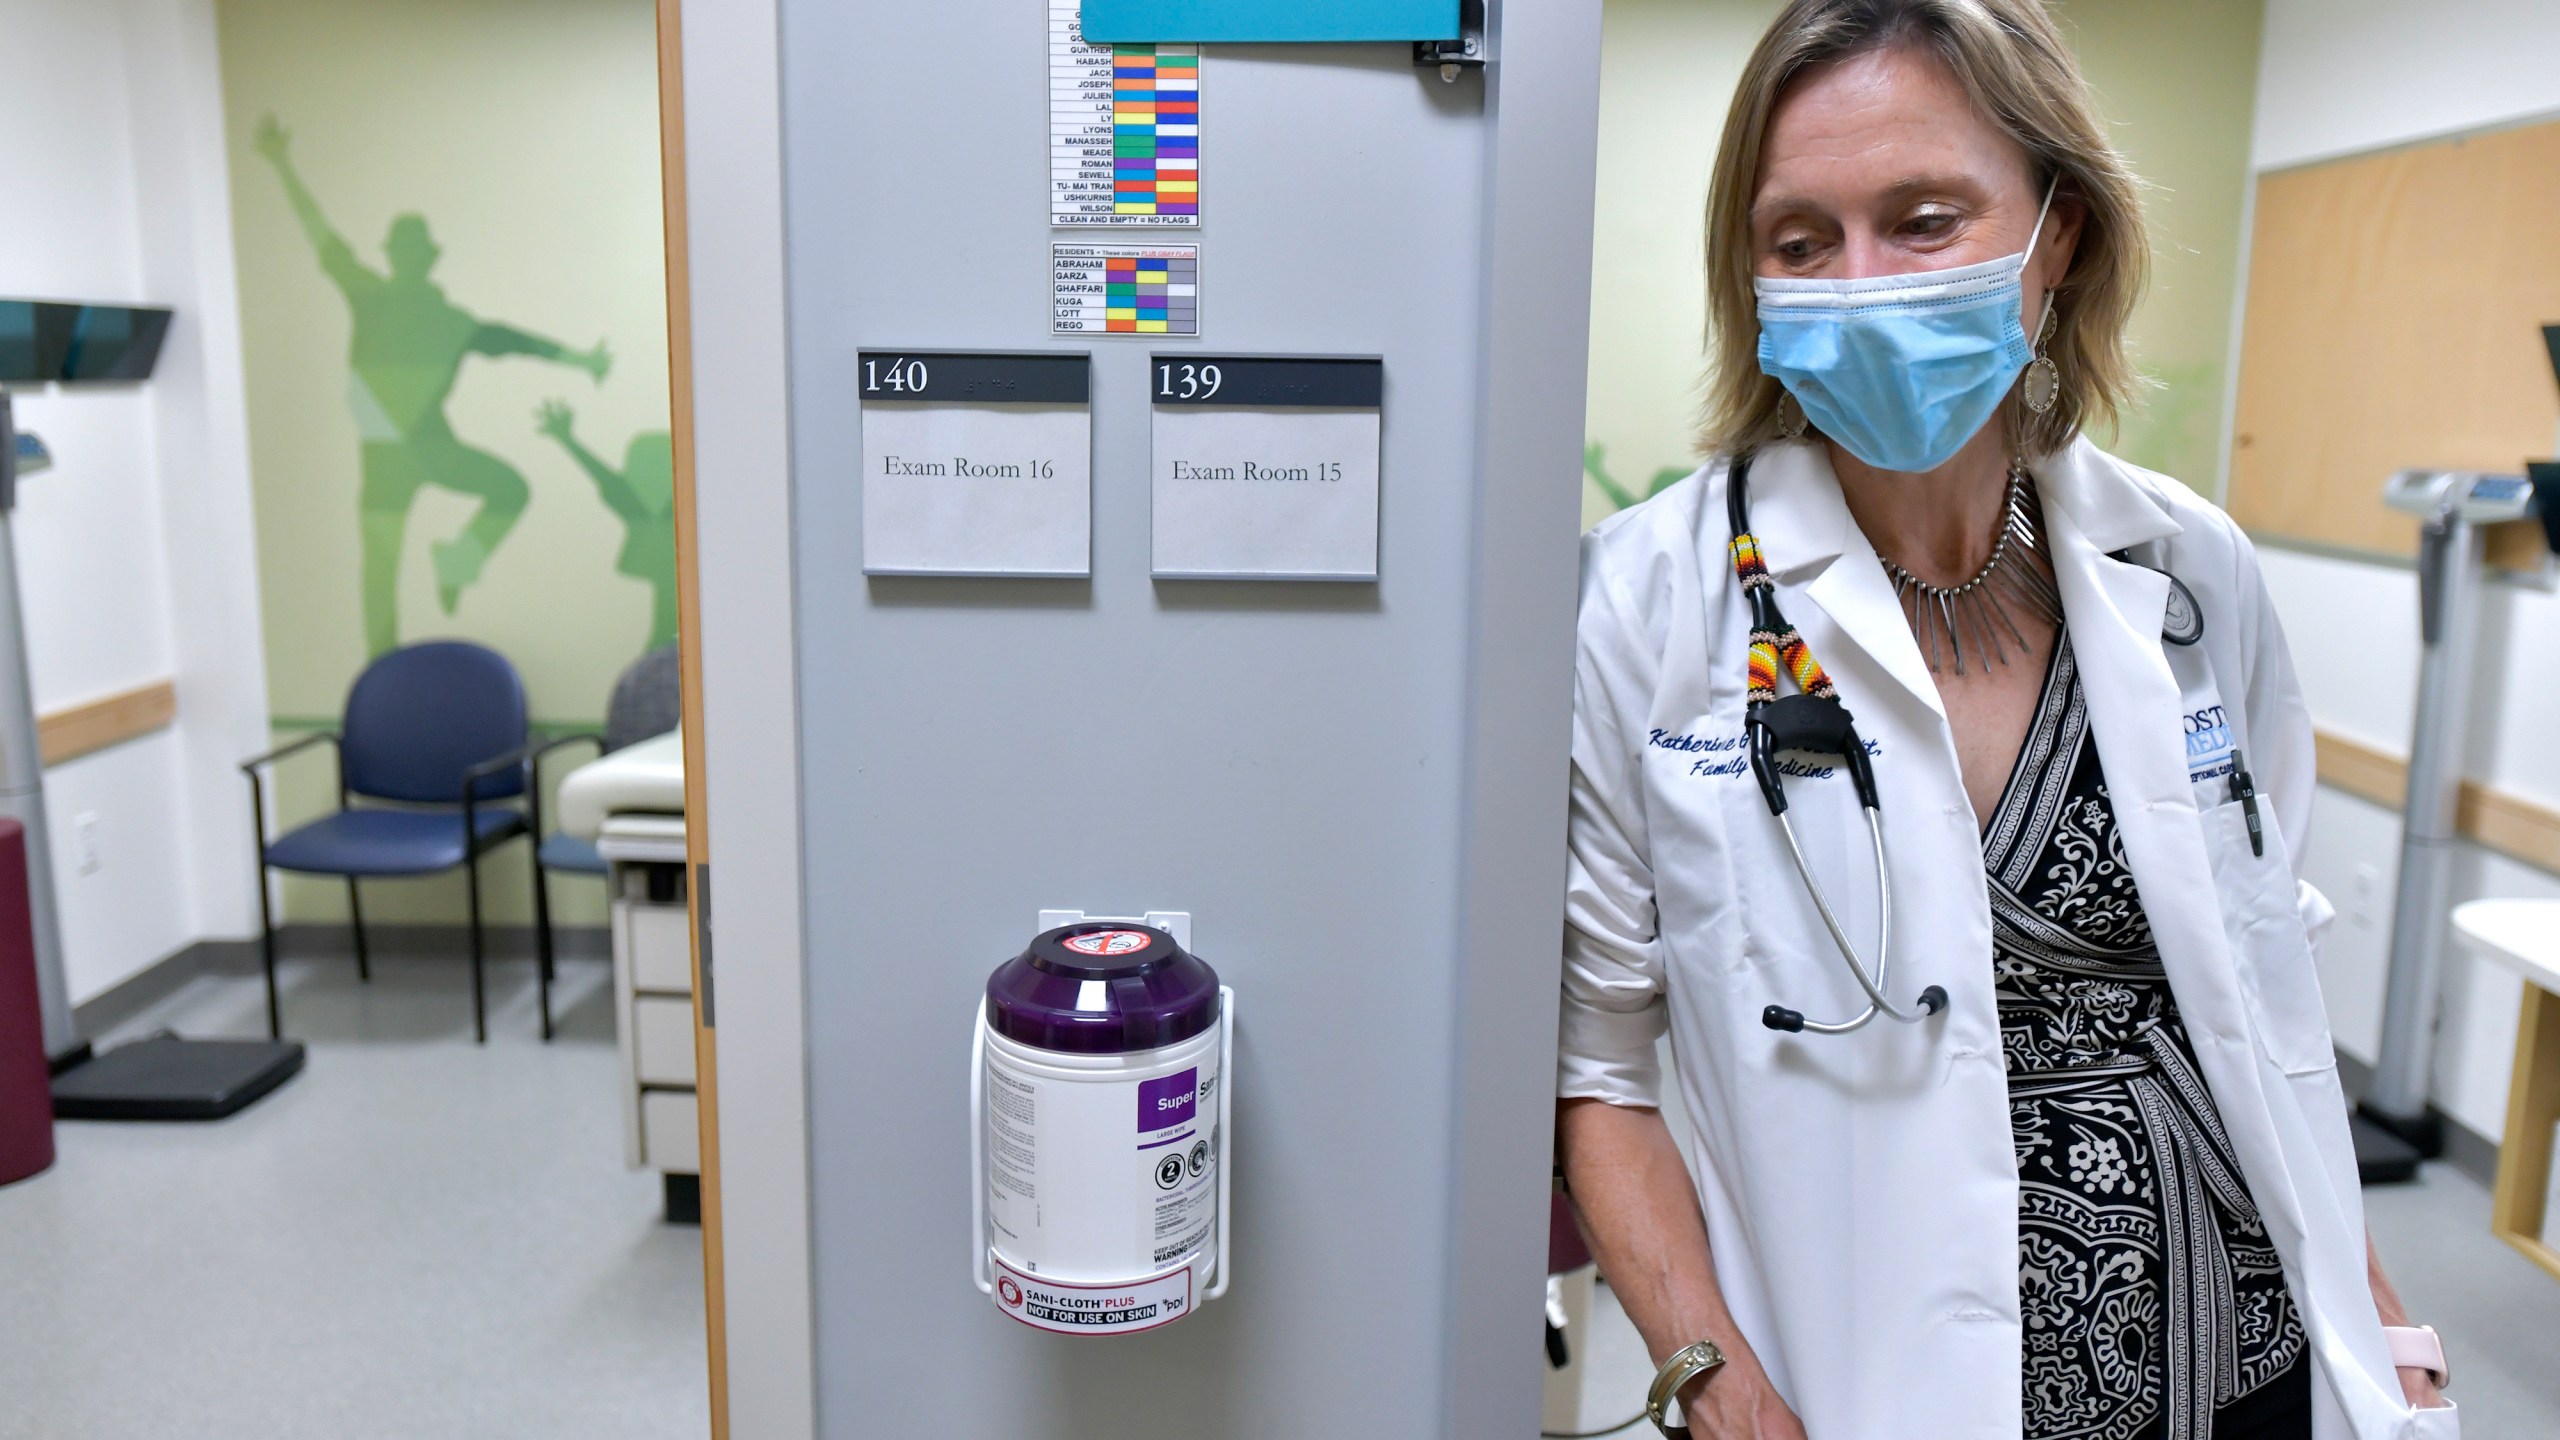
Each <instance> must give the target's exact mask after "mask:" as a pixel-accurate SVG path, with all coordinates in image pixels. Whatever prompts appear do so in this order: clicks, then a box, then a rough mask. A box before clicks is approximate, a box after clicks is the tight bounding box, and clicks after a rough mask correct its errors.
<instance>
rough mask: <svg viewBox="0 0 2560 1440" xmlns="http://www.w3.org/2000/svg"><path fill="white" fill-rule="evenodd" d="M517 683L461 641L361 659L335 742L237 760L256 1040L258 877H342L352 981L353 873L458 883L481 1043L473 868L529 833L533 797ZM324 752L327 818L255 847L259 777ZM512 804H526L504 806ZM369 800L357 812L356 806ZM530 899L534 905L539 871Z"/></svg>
mask: <svg viewBox="0 0 2560 1440" xmlns="http://www.w3.org/2000/svg"><path fill="white" fill-rule="evenodd" d="M527 738H528V735H527V725H526V720H525V696H524V682H523V681H522V680H521V679H519V678H518V677H517V675H516V670H515V667H514V666H513V665H510V664H508V663H507V660H506V657H504V656H502V655H500V654H498V653H497V652H496V651H494V650H491V649H488V648H487V647H485V646H480V645H474V644H471V643H470V642H468V641H462V640H430V641H426V642H424V643H421V644H416V645H404V646H402V647H401V648H399V649H397V650H392V651H388V652H386V653H384V654H383V655H381V656H378V657H376V658H375V660H374V661H373V663H372V664H370V665H367V666H366V667H365V668H364V673H362V674H361V675H358V676H357V677H356V683H355V684H354V685H353V686H352V687H351V688H349V690H348V691H347V708H346V713H345V716H344V717H343V719H342V721H341V723H340V726H339V728H338V729H337V730H336V731H334V732H333V731H326V730H324V731H321V732H319V733H317V734H313V735H306V736H304V737H303V738H302V739H300V740H296V741H294V742H293V743H292V744H289V745H285V746H283V747H281V748H279V749H276V750H271V751H269V752H268V753H266V754H264V755H260V756H258V757H257V758H255V759H253V760H248V761H245V762H243V763H242V765H241V767H240V770H241V773H242V774H244V775H246V776H247V777H248V778H249V799H250V807H251V811H250V813H251V816H252V818H253V823H254V824H255V825H256V827H257V841H258V862H259V865H258V922H259V927H260V935H261V940H262V942H263V945H264V949H263V951H262V955H263V958H264V961H265V966H266V978H267V1032H268V1033H269V1034H270V1035H275V1036H278V1037H281V1036H282V1035H283V1033H284V1021H283V1011H282V1007H281V1005H280V1003H279V1001H278V998H277V991H276V927H275V914H274V909H273V906H272V904H271V903H270V900H269V897H268V894H267V882H266V872H267V871H268V870H270V869H273V870H288V871H292V872H295V873H297V874H305V875H337V876H343V877H344V878H345V880H346V882H347V909H348V912H349V915H350V918H352V920H353V921H354V924H355V942H356V974H357V975H358V976H359V977H360V978H361V979H364V980H366V981H370V980H371V979H372V978H373V967H372V962H371V959H370V957H369V956H368V955H367V954H366V949H365V933H364V910H363V902H362V897H361V896H360V895H359V894H358V891H357V883H356V882H357V881H358V880H360V879H362V878H364V877H366V876H377V877H378V876H388V875H400V876H414V875H435V874H441V873H443V872H445V871H448V870H451V869H453V868H455V867H456V866H460V867H462V869H463V870H464V871H466V872H467V875H468V879H467V882H466V884H467V889H468V890H469V892H470V901H471V1027H472V1033H473V1035H474V1037H475V1038H476V1039H478V1040H479V1041H480V1042H482V1043H484V1044H485V1043H486V1042H487V1041H488V1039H489V1016H488V982H487V978H486V967H487V945H486V941H485V939H484V937H483V934H482V930H481V920H480V857H481V856H482V855H484V854H486V853H488V852H489V851H490V850H491V849H494V848H495V847H497V846H499V845H502V844H504V843H506V842H507V841H509V840H511V839H514V838H515V837H517V836H519V835H531V834H535V833H537V832H538V831H539V829H540V827H541V820H542V817H541V807H542V797H541V795H540V794H539V793H538V792H536V791H534V790H533V788H532V786H531V785H530V783H529V781H530V778H531V775H532V756H531V752H530V751H529V749H528V747H527V743H526V742H527ZM324 742H325V743H327V744H329V745H330V746H331V747H333V748H334V749H335V750H336V752H337V760H338V808H337V809H336V810H335V811H334V812H332V813H330V814H328V815H324V816H322V817H321V818H319V819H317V820H314V821H311V822H310V823H308V824H305V825H301V826H297V827H295V828H294V829H292V830H289V831H287V832H286V833H284V834H283V835H281V836H279V837H277V838H276V839H275V840H274V841H272V842H270V841H269V840H268V839H267V838H266V835H267V816H266V809H267V807H266V787H265V784H264V783H263V782H264V777H265V772H266V771H267V770H269V769H270V768H272V767H273V766H274V765H275V764H276V763H277V762H279V761H281V760H283V759H285V758H286V757H288V756H291V755H295V754H298V753H300V752H302V751H304V750H309V749H312V748H314V747H316V746H318V745H320V744H322V743H324ZM518 797H523V798H524V800H525V802H526V805H527V807H529V808H519V807H518V806H517V805H516V804H514V803H511V802H513V801H515V800H516V799H517V798H518ZM359 800H362V801H370V802H373V803H370V804H364V805H358V804H356V803H355V802H356V801H359ZM534 898H535V901H536V905H537V908H538V909H539V908H541V904H540V902H541V900H542V885H541V872H540V871H539V870H538V869H537V870H536V872H535V882H534Z"/></svg>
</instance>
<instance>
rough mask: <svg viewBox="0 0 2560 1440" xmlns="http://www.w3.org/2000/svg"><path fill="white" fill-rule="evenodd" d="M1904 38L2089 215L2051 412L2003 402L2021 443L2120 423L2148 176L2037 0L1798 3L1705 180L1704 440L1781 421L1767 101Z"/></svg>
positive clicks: (1773, 39)
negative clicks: (1756, 279) (1754, 230)
mask: <svg viewBox="0 0 2560 1440" xmlns="http://www.w3.org/2000/svg"><path fill="white" fill-rule="evenodd" d="M1898 45H1908V46H1911V47H1913V48H1915V49H1917V50H1920V51H1921V52H1923V53H1925V54H1929V55H1932V56H1935V57H1936V58H1937V60H1938V61H1939V63H1941V64H1943V65H1945V66H1946V67H1947V69H1948V70H1949V71H1951V72H1953V74H1954V75H1955V77H1956V79H1957V80H1958V81H1960V82H1961V83H1962V84H1963V85H1964V88H1965V93H1966V94H1967V95H1970V96H1971V97H1972V98H1973V103H1974V106H1975V108H1976V109H1978V110H1979V111H1981V113H1982V114H1983V116H1984V117H1986V118H1987V119H1989V120H1990V121H1991V123H1992V124H1994V125H1997V126H1998V127H1999V128H2000V129H2001V131H2002V132H2003V133H2005V134H2007V135H2008V137H2009V138H2010V139H2012V140H2014V141H2016V142H2017V143H2018V146H2019V148H2020V149H2022V150H2024V151H2025V152H2026V155H2027V159H2028V163H2029V165H2030V167H2031V168H2032V170H2033V172H2034V176H2035V180H2036V184H2037V188H2039V189H2041V188H2043V186H2044V184H2045V182H2047V181H2052V182H2053V183H2054V187H2055V188H2054V199H2055V201H2056V202H2057V203H2060V202H2063V201H2076V202H2078V204H2079V205H2080V206H2081V209H2082V212H2083V214H2084V215H2085V217H2086V218H2085V219H2084V220H2083V221H2082V223H2081V228H2080V243H2079V249H2078V251H2077V252H2076V253H2075V254H2074V255H2073V257H2072V261H2071V269H2070V270H2069V272H2068V273H2067V274H2066V275H2065V276H2064V278H2063V281H2062V284H2061V286H2060V288H2059V289H2057V290H2056V291H2055V293H2054V296H2053V305H2054V308H2055V313H2056V316H2057V319H2056V322H2055V329H2054V331H2053V334H2052V337H2051V338H2050V340H2049V341H2048V342H2047V344H2046V346H2045V352H2044V353H2045V354H2046V355H2047V356H2049V357H2050V358H2051V359H2052V360H2053V362H2054V364H2055V365H2056V366H2057V367H2059V369H2060V370H2061V375H2062V389H2061V394H2060V395H2059V396H2058V397H2057V398H2056V399H2055V401H2054V405H2053V408H2052V409H2050V410H2048V411H2046V412H2045V413H2043V414H2041V415H2038V414H2035V413H2034V412H2032V411H2030V410H2028V409H2027V408H2026V407H2025V406H2024V405H2021V404H2017V403H2010V404H2006V405H2003V406H2002V407H2001V412H2002V415H2003V417H2004V418H2003V421H2002V423H2003V425H2004V426H2005V427H2006V430H2007V433H2008V436H2009V442H2010V446H2011V449H2012V452H2013V453H2015V454H2019V455H2027V456H2036V455H2049V454H2052V453H2053V452H2055V451H2057V450H2060V449H2061V448H2062V447H2063V446H2065V445H2067V444H2069V443H2070V442H2071V438H2072V437H2073V436H2074V435H2076V434H2078V433H2079V432H2080V431H2081V429H2082V428H2083V427H2084V426H2087V425H2088V424H2090V423H2091V422H2092V421H2098V420H2103V421H2107V422H2110V423H2112V422H2113V421H2114V420H2115V419H2116V418H2117V417H2118V416H2119V415H2121V414H2122V413H2123V412H2124V410H2125V408H2126V407H2127V406H2128V405H2129V404H2130V403H2131V402H2132V400H2133V396H2134V393H2135V391H2136V389H2137V388H2138V387H2139V386H2140V385H2141V383H2142V382H2141V381H2140V379H2139V378H2138V377H2137V375H2136V374H2135V371H2134V368H2133V364H2132V362H2131V361H2130V360H2129V359H2128V358H2127V357H2126V355H2125V346H2124V329H2125V322H2126V320H2127V318H2128V317H2130V316H2131V315H2132V313H2133V307H2134V302H2135V301H2136V300H2137V299H2138V298H2139V297H2140V295H2141V293H2142V287H2143V284H2144V281H2145V279H2146V278H2147V274H2148V271H2149V268H2150V248H2149V242H2148V241H2147V240H2146V239H2145V237H2144V235H2143V226H2142V198H2141V182H2140V181H2139V180H2137V179H2136V178H2135V177H2134V174H2133V171H2132V169H2131V168H2130V167H2128V166H2127V165H2126V164H2125V160H2124V157H2123V156H2122V155H2120V154H2118V153H2117V152H2116V149H2115V147H2114V146H2113V145H2110V144H2109V143H2108V142H2107V133H2106V128H2105V126H2104V125H2103V124H2101V123H2100V121H2099V119H2098V116H2097V113H2096V110H2095V108H2094V107H2093V106H2092V105H2091V103H2090V99H2089V86H2088V82H2087V81H2085V80H2083V79H2082V78H2081V75H2080V66H2079V64H2078V62H2077V61H2075V60H2074V59H2073V58H2072V55H2071V52H2070V50H2069V49H2068V48H2067V47H2066V46H2065V45H2064V44H2063V41H2062V35H2061V32H2060V31H2058V30H2056V29H2055V28H2054V24H2053V21H2052V19H2051V18H2050V17H2049V16H2047V15H2046V14H2045V12H2044V7H2043V6H2042V5H2041V4H2039V3H2038V0H1794V3H1792V4H1790V5H1788V6H1787V8H1786V10H1785V11H1784V12H1783V13H1781V14H1780V15H1779V16H1778V18H1777V20H1776V21H1774V22H1773V23H1772V24H1771V25H1770V26H1769V32H1768V33H1767V34H1766V35H1763V36H1761V37H1760V44H1759V46H1758V47H1757V48H1756V49H1754V50H1753V51H1752V52H1751V58H1750V60H1749V61H1748V62H1747V63H1746V64H1745V65H1744V66H1743V70H1742V82H1741V84H1739V85H1738V86H1736V87H1735V89H1734V92H1733V109H1732V111H1731V112H1730V113H1729V114H1727V115H1726V117H1725V124H1724V140H1723V143H1722V144H1721V145H1720V146H1719V147H1718V148H1717V151H1716V169H1715V179H1714V182H1713V183H1712V184H1711V185H1710V186H1709V188H1708V192H1707V253H1706V266H1707V356H1708V361H1709V369H1708V374H1707V385H1706V405H1705V420H1704V425H1703V427H1702V429H1701V432H1700V435H1699V445H1700V448H1701V449H1702V450H1704V451H1705V452H1707V453H1709V454H1728V455H1730V454H1739V453H1742V452H1744V451H1748V450H1752V449H1756V448H1758V447H1760V446H1762V445H1766V444H1768V443H1770V442H1771V441H1773V440H1776V439H1778V438H1779V437H1780V436H1781V435H1782V434H1783V433H1784V431H1785V423H1784V421H1783V419H1782V417H1781V414H1780V404H1779V402H1780V401H1781V400H1782V399H1783V398H1784V396H1785V390H1784V388H1783V387H1782V386H1780V385H1779V383H1778V382H1777V381H1776V380H1775V379H1773V378H1771V377H1770V376H1767V375H1764V374H1762V373H1761V372H1760V358H1759V342H1760V321H1759V314H1758V307H1757V305H1756V303H1755V302H1754V300H1753V299H1752V293H1751V279H1752V272H1753V268H1754V259H1755V256H1754V251H1753V244H1752V235H1751V202H1752V197H1753V194H1754V192H1756V191H1757V190H1758V188H1759V183H1760V162H1761V151H1762V148H1763V147H1764V146H1765V145H1766V143H1767V140H1768V133H1769V115H1770V112H1771V111H1773V110H1775V109H1776V108H1777V105H1778V100H1779V97H1780V96H1782V95H1783V94H1785V92H1786V89H1787V86H1788V84H1789V82H1791V81H1793V80H1794V79H1795V78H1796V76H1798V75H1799V74H1801V73H1803V72H1804V71H1805V70H1806V69H1807V68H1808V67H1811V66H1816V65H1822V64H1825V63H1828V62H1831V61H1836V60H1841V59H1845V58H1848V57H1850V56H1853V55H1858V54H1862V53H1865V52H1867V51H1871V50H1879V49H1884V48H1887V47H1890V46H1898Z"/></svg>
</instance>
